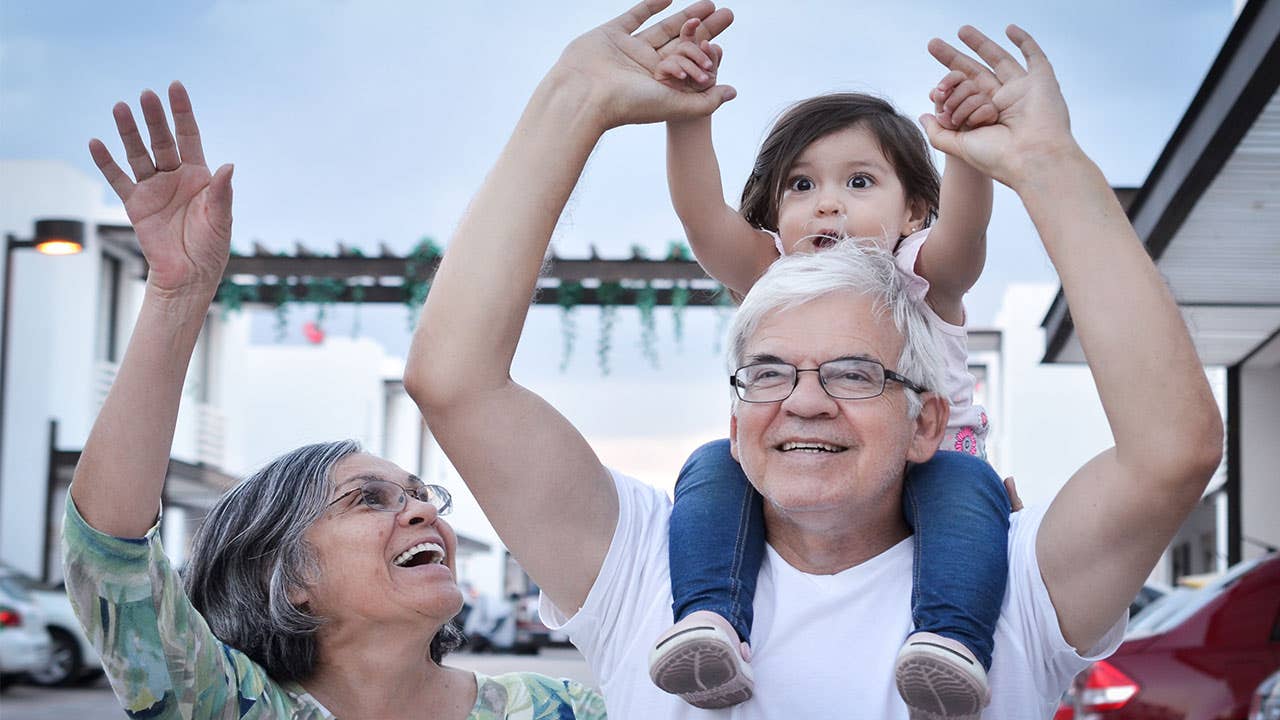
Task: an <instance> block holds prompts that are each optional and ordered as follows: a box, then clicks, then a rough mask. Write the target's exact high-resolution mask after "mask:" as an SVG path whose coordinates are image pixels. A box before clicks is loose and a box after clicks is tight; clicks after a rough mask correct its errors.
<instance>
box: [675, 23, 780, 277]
mask: <svg viewBox="0 0 1280 720" xmlns="http://www.w3.org/2000/svg"><path fill="white" fill-rule="evenodd" d="M724 12H728V11H727V10H725V11H724ZM730 17H732V16H731V15H730ZM708 38H709V36H708V33H707V30H706V28H704V27H703V26H702V23H701V21H700V20H698V19H696V18H695V19H691V20H689V21H688V22H686V23H685V24H684V27H682V28H681V29H680V37H679V38H678V39H677V40H675V41H673V42H671V43H669V44H668V46H667V47H666V48H663V49H662V50H660V51H659V54H660V55H662V56H663V57H662V60H661V61H660V62H659V63H658V68H657V72H656V73H655V78H656V79H658V80H659V81H661V82H662V83H663V84H665V85H667V86H668V87H671V88H673V89H675V90H680V91H682V92H705V91H706V90H708V89H709V88H711V87H713V86H715V84H716V76H717V74H718V73H719V70H720V60H721V58H723V56H724V54H723V50H721V48H720V46H719V45H714V44H712V43H711V42H710V40H709V39H708ZM667 186H668V188H669V189H670V191H671V204H672V205H673V206H674V207H675V209H676V215H678V216H679V217H680V222H681V224H683V225H684V232H685V235H686V236H687V237H688V238H689V245H690V246H691V247H692V248H693V254H694V255H695V256H697V258H698V262H699V263H701V264H702V268H703V269H704V270H706V271H707V273H708V274H709V275H711V276H712V277H714V278H715V279H716V280H719V281H720V282H721V283H723V284H724V285H725V286H726V287H728V288H729V289H730V290H732V291H734V292H735V293H738V294H739V295H745V294H746V293H747V291H748V290H750V289H751V286H752V285H754V284H755V281H756V278H758V277H760V275H761V274H762V273H763V272H764V271H765V268H767V267H769V264H770V263H772V262H773V261H774V260H776V259H778V252H777V250H776V249H775V248H774V246H773V241H772V239H771V238H770V237H769V234H768V233H765V232H763V231H761V230H758V229H756V228H754V227H752V226H751V224H750V223H748V222H747V221H746V220H744V219H743V217H742V216H741V215H739V214H738V213H737V211H735V210H734V209H733V208H731V207H729V205H728V204H727V203H725V201H724V189H723V185H722V184H721V178H720V163H719V162H717V160H716V151H715V147H714V146H713V145H712V143H711V116H710V115H707V116H704V117H698V118H692V119H689V120H672V121H669V122H667Z"/></svg>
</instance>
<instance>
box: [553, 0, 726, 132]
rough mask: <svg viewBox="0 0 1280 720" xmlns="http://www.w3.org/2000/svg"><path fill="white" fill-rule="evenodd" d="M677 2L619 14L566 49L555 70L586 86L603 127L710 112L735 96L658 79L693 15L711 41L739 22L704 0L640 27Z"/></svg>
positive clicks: (661, 1) (648, 1)
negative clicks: (665, 57)
mask: <svg viewBox="0 0 1280 720" xmlns="http://www.w3.org/2000/svg"><path fill="white" fill-rule="evenodd" d="M670 1H671V0H644V1H643V2H641V3H640V4H639V5H636V6H635V7H633V8H632V9H631V10H628V11H627V12H626V13H623V14H622V15H620V16H619V17H617V18H615V19H613V20H611V21H609V22H607V23H605V24H604V25H601V26H600V27H598V28H596V29H594V30H591V31H590V32H588V33H586V34H585V35H582V36H581V37H579V38H577V39H576V40H574V41H573V42H571V43H570V44H569V46H568V47H566V48H565V50H564V53H563V54H561V56H560V60H559V61H558V62H557V63H556V67H555V69H553V71H552V74H553V75H558V76H559V77H560V78H562V79H565V80H567V81H568V82H571V83H576V84H579V85H581V86H582V87H583V88H585V90H586V92H587V98H588V99H587V103H588V104H589V108H590V110H591V111H592V112H594V113H596V118H597V120H598V122H599V125H600V127H601V128H602V129H608V128H612V127H617V126H619V125H627V124H640V123H651V122H663V121H666V120H683V119H690V118H695V117H702V116H704V115H710V114H711V113H712V111H714V110H715V109H716V108H718V107H720V105H722V104H723V103H725V102H726V101H728V100H730V99H732V98H733V96H734V94H735V92H734V90H733V88H731V87H728V86H725V85H715V86H713V87H710V88H708V89H706V90H703V91H701V92H688V91H685V90H679V89H675V88H672V87H670V86H668V85H666V84H664V83H663V82H662V81H660V80H659V79H658V75H659V69H658V65H659V63H660V62H661V61H662V59H663V54H662V53H663V51H664V49H665V50H666V51H667V52H666V54H667V55H672V54H674V51H673V49H672V48H674V43H678V42H679V41H680V37H681V35H680V31H681V28H683V27H684V25H685V23H686V22H688V21H689V20H690V19H697V20H699V21H700V23H699V29H698V32H699V33H705V37H704V38H703V39H705V40H707V41H710V39H711V38H714V37H715V36H717V35H719V34H720V33H721V32H723V31H724V29H725V28H727V27H729V24H730V23H732V22H733V13H731V12H729V11H728V10H727V9H719V10H717V9H716V7H715V5H714V4H713V3H712V2H711V1H710V0H699V1H698V2H695V3H694V4H692V5H690V6H688V7H687V8H685V9H684V10H682V11H680V12H678V13H675V14H673V15H670V16H668V17H666V18H665V19H663V20H662V21H661V22H659V23H657V24H655V25H653V26H652V27H650V28H647V29H645V30H643V31H639V32H637V31H638V30H639V28H640V26H641V25H643V24H644V23H645V22H646V21H647V20H648V19H649V18H651V17H653V15H654V14H655V13H657V12H658V11H660V10H662V9H663V8H665V7H666V6H667V5H668V4H670Z"/></svg>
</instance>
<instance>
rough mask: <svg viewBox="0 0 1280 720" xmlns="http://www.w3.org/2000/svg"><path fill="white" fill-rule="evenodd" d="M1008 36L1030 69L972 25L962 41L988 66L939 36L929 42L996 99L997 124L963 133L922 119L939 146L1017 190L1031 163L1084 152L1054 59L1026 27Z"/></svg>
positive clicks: (1010, 31)
mask: <svg viewBox="0 0 1280 720" xmlns="http://www.w3.org/2000/svg"><path fill="white" fill-rule="evenodd" d="M1005 32H1006V34H1008V36H1009V39H1010V40H1012V41H1013V42H1014V44H1015V45H1017V46H1018V49H1019V50H1021V51H1022V56H1023V57H1024V58H1025V59H1026V67H1025V68H1023V66H1022V64H1021V63H1019V62H1018V61H1017V60H1016V59H1015V58H1014V57H1013V56H1012V55H1010V54H1009V53H1008V52H1007V51H1005V49H1004V48H1002V47H1000V45H999V44H997V43H996V42H994V41H993V40H991V39H990V38H988V37H987V36H986V35H983V34H982V33H981V32H979V31H978V30H977V29H976V28H973V27H970V26H968V25H966V26H964V27H962V28H960V33H959V35H960V39H961V40H963V41H964V44H965V45H968V46H969V47H970V48H971V49H972V50H973V51H974V52H975V53H977V54H978V57H980V58H982V60H983V62H978V61H977V60H974V59H973V58H971V57H969V56H968V55H965V54H964V53H962V52H960V51H959V50H956V49H955V48H954V47H952V46H951V45H949V44H947V43H945V42H943V41H942V40H939V39H937V38H935V39H933V40H931V41H930V42H929V53H930V54H931V55H933V56H934V58H936V59H937V60H938V62H940V63H942V64H943V65H945V66H946V67H947V68H949V69H950V70H952V71H958V72H960V73H963V75H964V76H965V77H966V78H967V79H968V81H969V82H971V83H973V85H974V86H976V88H977V90H978V91H980V92H981V93H984V94H986V95H987V96H989V97H990V98H991V102H992V103H994V105H995V108H996V110H997V111H998V112H999V117H998V118H997V119H996V121H995V122H994V123H993V124H990V125H986V126H984V127H977V128H965V129H960V130H952V129H948V128H945V127H943V126H942V124H940V123H939V122H938V119H937V118H936V117H934V116H933V115H925V116H923V117H922V118H921V121H922V122H923V123H924V129H925V133H926V134H927V135H928V136H929V142H930V143H932V144H933V146H934V147H936V148H937V149H939V150H941V151H942V152H944V153H947V154H948V155H953V156H955V157H958V158H960V159H962V160H964V161H966V162H968V163H969V164H970V165H972V166H974V167H975V168H977V169H978V170H980V171H982V172H983V173H985V174H987V175H990V176H991V177H993V178H995V179H996V180H999V181H1000V182H1002V183H1004V184H1005V185H1008V186H1009V187H1012V188H1014V189H1015V190H1016V189H1017V188H1018V185H1019V182H1020V181H1021V178H1022V177H1023V176H1024V175H1025V172H1024V171H1025V169H1026V168H1027V167H1029V164H1031V163H1040V162H1053V161H1054V160H1055V158H1058V157H1061V156H1062V154H1063V153H1069V152H1079V148H1078V147H1077V146H1076V144H1075V140H1074V139H1073V138H1072V137H1071V123H1070V119H1069V117H1068V115H1067V104H1066V102H1065V101H1064V100H1063V99H1062V91H1061V90H1060V89H1059V88H1058V80H1057V78H1056V77H1054V74H1053V67H1052V66H1051V65H1050V64H1049V59H1048V58H1047V57H1045V55H1044V52H1043V51H1042V50H1041V49H1040V46H1039V45H1037V44H1036V41H1035V40H1033V39H1032V38H1031V36H1030V35H1028V34H1027V32H1026V31H1024V30H1023V29H1022V28H1019V27H1018V26H1016V25H1010V26H1009V27H1008V28H1007V30H1006V31H1005ZM983 63H985V64H983ZM949 77H950V76H949Z"/></svg>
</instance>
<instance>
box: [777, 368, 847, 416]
mask: <svg viewBox="0 0 1280 720" xmlns="http://www.w3.org/2000/svg"><path fill="white" fill-rule="evenodd" d="M796 378H797V379H796V388H795V390H792V391H791V395H790V396H789V397H787V399H786V400H783V401H782V405H783V409H784V410H786V411H787V412H789V413H791V414H792V415H797V416H800V417H821V416H827V415H834V414H835V413H836V410H837V406H836V401H835V398H833V397H831V396H830V395H828V394H827V391H826V390H825V389H824V388H823V387H822V381H821V380H819V379H818V373H816V372H801V373H799V374H798V375H797V376H796Z"/></svg>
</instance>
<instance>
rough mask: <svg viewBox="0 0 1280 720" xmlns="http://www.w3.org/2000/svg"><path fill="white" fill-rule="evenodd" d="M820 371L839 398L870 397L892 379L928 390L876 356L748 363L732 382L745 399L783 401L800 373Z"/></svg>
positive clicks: (920, 390)
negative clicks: (807, 363)
mask: <svg viewBox="0 0 1280 720" xmlns="http://www.w3.org/2000/svg"><path fill="white" fill-rule="evenodd" d="M802 372H816V373H818V382H819V383H820V384H821V385H822V389H823V390H825V391H826V393H827V394H828V395H830V396H831V397H833V398H835V399H837V400H866V399H868V398H873V397H878V396H879V395H881V394H882V393H884V386H885V382H887V381H889V380H892V381H894V382H896V383H901V384H902V385H903V386H904V387H906V388H909V389H911V390H914V391H916V392H918V393H924V392H928V391H927V390H925V389H924V388H922V387H920V386H919V385H917V384H916V383H914V382H912V381H910V380H908V379H907V378H905V377H903V376H901V375H899V374H898V373H896V372H893V371H892V370H885V369H884V365H881V364H880V363H878V362H876V361H875V360H859V359H853V358H844V359H840V360H828V361H827V362H824V363H822V364H821V365H819V366H818V367H816V368H805V369H803V370H802V369H800V368H797V367H796V366H795V365H792V364H791V363H784V362H762V363H754V364H752V365H744V366H742V367H740V368H738V369H737V371H736V372H734V373H733V374H732V375H730V376H729V384H730V385H732V386H733V389H734V390H736V391H737V392H738V397H739V398H740V399H741V400H742V401H743V402H749V403H768V402H781V401H783V400H786V399H787V398H789V397H791V393H792V392H794V391H795V389H796V385H797V384H799V382H800V373H802Z"/></svg>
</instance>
